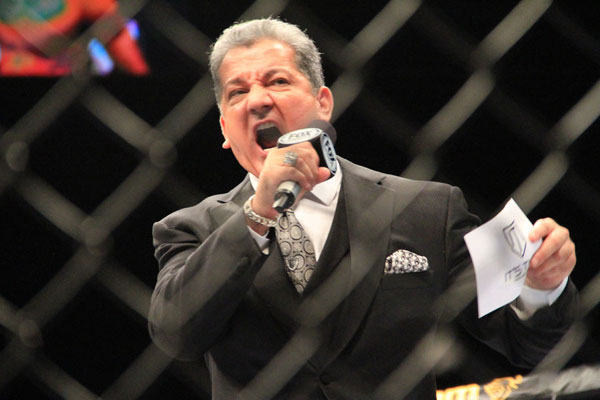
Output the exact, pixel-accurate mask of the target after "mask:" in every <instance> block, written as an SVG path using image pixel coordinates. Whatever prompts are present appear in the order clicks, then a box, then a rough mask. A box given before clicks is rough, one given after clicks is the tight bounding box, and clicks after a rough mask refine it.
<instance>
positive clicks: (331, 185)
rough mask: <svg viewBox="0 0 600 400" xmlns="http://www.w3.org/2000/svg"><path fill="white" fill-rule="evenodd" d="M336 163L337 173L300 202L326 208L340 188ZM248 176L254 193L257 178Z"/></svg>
mask: <svg viewBox="0 0 600 400" xmlns="http://www.w3.org/2000/svg"><path fill="white" fill-rule="evenodd" d="M336 163H337V173H336V174H335V175H334V176H333V177H332V178H329V179H327V180H326V181H325V182H321V183H319V184H318V185H316V186H315V187H314V188H313V190H312V191H311V192H310V193H309V195H305V196H304V197H303V198H302V200H304V199H307V200H312V201H319V202H320V203H323V204H324V205H326V206H328V205H330V204H331V202H332V201H333V199H334V198H335V196H336V195H337V193H338V192H339V190H340V187H341V186H342V169H341V168H340V163H339V162H338V161H336ZM248 175H250V184H251V185H252V188H253V189H254V191H256V187H257V186H258V178H257V177H256V176H254V175H253V174H251V173H248Z"/></svg>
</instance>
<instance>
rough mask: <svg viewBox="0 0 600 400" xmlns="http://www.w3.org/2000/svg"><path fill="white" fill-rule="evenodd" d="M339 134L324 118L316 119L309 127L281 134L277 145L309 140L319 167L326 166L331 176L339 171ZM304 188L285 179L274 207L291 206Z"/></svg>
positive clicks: (279, 188)
mask: <svg viewBox="0 0 600 400" xmlns="http://www.w3.org/2000/svg"><path fill="white" fill-rule="evenodd" d="M336 138H337V134H336V131H335V128H334V127H333V125H331V124H330V123H329V122H326V121H322V120H315V121H312V122H311V123H309V124H308V127H307V128H304V129H298V130H295V131H292V132H289V133H286V134H285V135H283V136H281V137H280V138H279V139H278V140H277V147H278V148H282V147H288V146H291V145H294V144H297V143H302V142H309V143H310V144H312V146H313V147H314V149H315V150H316V151H317V154H318V156H319V167H326V168H327V169H329V171H330V172H331V175H330V178H331V177H332V176H334V175H335V173H336V172H337V161H336V159H335V148H334V147H333V143H334V142H335V140H336ZM301 189H302V188H301V187H300V185H298V184H297V183H296V182H294V181H283V182H281V183H280V184H279V186H278V187H277V191H276V192H275V201H274V202H273V208H274V209H275V210H277V211H278V212H280V213H282V212H283V211H285V210H286V209H288V208H290V207H291V206H292V205H293V204H294V202H295V201H296V197H297V196H298V194H299V193H300V190H301Z"/></svg>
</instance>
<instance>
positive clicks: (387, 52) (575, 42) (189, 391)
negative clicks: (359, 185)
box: [0, 0, 600, 399]
mask: <svg viewBox="0 0 600 400" xmlns="http://www.w3.org/2000/svg"><path fill="white" fill-rule="evenodd" d="M0 7H2V5H0ZM120 13H121V14H122V15H123V16H124V17H126V18H132V17H134V18H135V19H136V20H137V21H138V23H139V26H140V28H141V37H140V44H141V47H142V48H143V50H144V53H145V55H146V58H147V60H148V62H149V65H150V67H151V69H152V73H151V74H150V75H149V76H146V77H131V76H127V75H126V74H123V73H119V72H116V73H113V74H112V75H110V76H107V77H100V76H98V75H95V74H93V73H91V72H90V71H91V70H90V69H89V68H80V69H79V71H78V72H77V73H76V74H72V75H68V76H64V77H61V78H18V79H17V78H0V151H1V155H2V163H1V164H0V204H1V207H0V213H2V219H1V220H2V228H1V230H0V231H1V232H2V249H3V251H2V252H3V257H2V270H3V272H4V274H3V275H4V278H3V279H2V281H1V282H0V345H1V348H0V398H2V399H22V398H49V399H54V398H67V399H87V398H98V397H101V398H104V399H133V398H147V399H154V398H180V399H185V398H200V399H203V398H210V384H209V379H208V376H207V372H206V369H205V367H204V366H203V365H202V364H201V363H182V362H177V361H174V360H172V359H170V358H169V357H168V356H166V355H165V354H163V353H162V352H161V351H160V350H158V349H157V348H156V347H155V346H154V345H153V344H152V343H151V341H150V339H149V337H148V334H147V328H146V314H147V310H148V305H149V301H150V295H151V293H152V288H153V286H154V283H155V279H156V273H157V267H156V262H155V260H154V258H153V249H152V245H151V224H152V223H153V222H154V221H157V220H159V219H161V218H162V217H163V216H165V215H166V214H168V213H169V212H171V211H173V210H175V209H178V208H181V207H184V206H190V205H192V204H195V203H197V202H198V201H200V200H202V199H203V198H204V197H206V196H207V195H209V194H214V193H220V192H224V191H226V190H228V189H230V188H231V187H233V186H234V185H235V184H236V183H237V182H239V181H240V180H241V179H242V178H243V175H244V171H242V170H241V168H240V167H239V166H238V165H237V163H236V162H235V160H234V158H233V157H232V155H231V154H230V153H229V152H226V151H220V142H221V136H220V131H219V127H218V110H217V108H216V105H215V103H214V96H213V93H212V84H211V80H210V76H209V73H208V71H207V56H206V53H207V51H208V48H209V45H210V43H211V42H212V41H213V40H214V39H215V38H216V37H217V36H218V35H219V33H220V32H221V31H222V30H223V29H224V28H225V27H227V26H229V25H231V24H232V23H233V22H234V21H240V20H247V19H252V18H256V17H264V16H269V15H279V16H281V17H282V18H283V19H285V20H287V21H289V22H292V23H295V24H297V25H299V26H301V27H303V28H305V29H306V30H307V32H308V34H309V35H310V36H311V37H312V38H313V39H314V40H315V42H316V44H317V46H318V47H319V49H320V50H321V51H322V52H323V53H324V55H323V58H324V68H325V71H326V81H327V84H328V86H330V87H331V88H332V90H333V93H334V96H335V99H336V106H335V112H334V117H333V123H334V125H335V126H336V128H337V131H338V134H339V139H338V143H337V146H336V149H337V152H338V154H340V155H342V156H344V157H346V158H348V159H350V160H352V161H354V162H357V163H359V164H362V165H365V166H368V167H371V168H374V169H377V170H381V171H384V172H389V173H393V174H397V175H402V176H406V177H409V178H415V179H428V180H429V179H433V180H437V181H443V182H447V183H451V184H454V185H457V186H459V187H461V188H462V189H463V190H464V192H465V195H466V197H467V200H468V201H469V204H470V206H471V209H472V211H474V212H475V213H476V214H478V215H479V216H480V217H481V218H482V219H484V220H485V219H487V218H489V217H491V216H492V215H493V214H494V213H495V212H497V211H498V210H499V208H500V206H501V205H502V204H503V203H504V202H505V200H506V199H508V198H509V197H513V198H515V200H516V201H517V203H518V204H519V205H520V206H521V208H522V209H523V210H524V211H525V212H526V213H528V215H529V217H530V219H531V220H535V219H537V218H539V217H543V216H552V217H553V218H555V219H556V220H557V221H558V222H559V223H561V224H562V225H565V226H567V227H568V228H570V230H571V235H572V237H573V240H574V241H575V243H576V245H577V247H578V266H577V267H576V269H575V271H574V273H573V276H572V277H573V280H574V281H575V283H576V285H577V286H578V287H579V288H580V291H581V298H582V301H581V314H582V319H581V320H580V321H579V322H578V323H577V324H575V326H573V328H572V329H571V330H570V331H569V332H568V333H567V335H566V336H565V338H564V339H563V341H562V342H561V343H560V344H559V345H558V346H557V347H556V348H555V350H554V351H553V352H552V353H551V354H550V355H549V356H548V358H547V359H546V360H545V361H544V362H543V363H542V365H540V366H538V368H536V370H535V371H534V372H542V371H545V372H547V371H549V370H550V371H560V370H563V369H565V368H568V367H574V366H581V365H590V364H591V365H594V364H595V365H597V364H598V363H600V342H599V340H598V337H599V333H600V321H599V319H600V314H599V309H600V308H599V306H598V303H599V302H600V274H598V268H597V261H596V260H595V257H594V254H595V251H597V248H598V246H599V245H600V239H598V234H597V233H596V229H595V227H596V226H597V225H598V224H599V223H600V207H599V205H600V162H598V154H599V153H600V137H599V127H600V125H599V122H598V116H599V115H600V29H598V27H597V21H598V20H599V19H600V7H599V6H598V4H596V2H594V1H591V0H590V1H578V2H570V1H566V0H565V1H555V2H552V1H542V0H540V1H538V0H522V1H503V2H471V1H461V2H443V1H420V0H397V1H394V0H391V1H387V0H373V1H370V2H367V3H365V2H362V1H350V2H345V3H344V4H343V7H334V6H329V5H325V4H322V2H316V1H312V0H310V1H296V0H289V1H275V0H272V1H271V0H257V1H238V2H234V3H233V4H232V3H230V2H213V1H207V2H204V3H198V2H192V1H184V0H176V1H169V2H167V1H165V0H145V1H144V0H129V1H125V0H123V1H121V8H120ZM102 24H107V25H108V26H103V25H102ZM109 24H110V21H109V22H106V21H98V22H96V23H94V24H91V25H90V26H88V27H86V29H84V30H82V31H81V35H79V36H75V37H72V38H70V39H69V41H68V42H67V44H66V45H67V46H71V47H72V48H77V46H78V45H79V46H80V44H81V43H85V42H86V41H87V40H89V38H91V37H94V36H97V33H98V32H101V31H102V32H104V35H106V37H108V38H110V37H111V36H110V29H111V26H110V25H109ZM107 30H108V31H109V33H108V34H107V33H106V31H107ZM80 47H81V46H80ZM83 47H84V48H85V46H83ZM77 59H78V60H81V61H80V62H81V63H83V65H85V63H87V62H88V61H87V59H86V58H85V57H83V56H82V57H79V58H77ZM215 166H218V167H217V168H215ZM467 300H468V299H467ZM296 339H298V340H305V341H306V340H308V341H309V339H307V338H306V337H305V338H296ZM432 340H433V339H432ZM422 345H423V346H425V348H426V349H427V352H421V353H419V352H418V351H415V354H414V357H410V358H409V359H407V360H406V361H405V363H403V364H402V365H400V366H399V367H398V369H397V370H396V371H395V373H394V374H392V376H390V378H389V379H388V381H387V382H388V383H389V382H396V381H397V380H395V379H394V378H395V377H396V376H402V374H403V373H404V371H406V369H411V370H413V371H414V370H417V371H421V372H423V373H425V372H427V371H428V370H430V369H432V368H436V369H438V370H439V375H440V386H441V387H444V385H447V386H450V385H454V384H460V383H468V382H475V381H477V382H485V381H488V380H491V379H493V378H494V377H497V376H503V375H508V374H516V373H526V371H519V370H517V369H515V368H514V367H511V366H510V365H508V364H507V363H506V361H503V359H501V358H500V357H499V356H498V355H496V354H495V353H492V352H491V351H490V350H487V349H484V348H482V347H479V346H480V345H478V344H477V343H473V342H472V341H470V340H469V339H467V338H466V336H465V335H464V334H463V333H462V332H460V331H458V332H454V331H452V332H450V331H449V332H441V333H440V334H439V335H438V336H437V338H436V339H435V343H434V344H433V345H432V343H427V338H426V340H424V342H423V344H422ZM419 354H421V355H425V357H423V356H421V357H420V356H419ZM267 372H268V371H266V373H267ZM415 379H417V378H415ZM402 382H403V385H404V386H403V387H400V388H399V387H396V386H394V385H386V383H384V384H383V385H382V386H381V387H380V394H381V395H382V396H384V395H386V393H392V395H391V397H390V398H395V397H394V395H395V396H399V395H398V393H403V391H405V390H409V389H410V381H408V380H406V379H404V380H402ZM257 385H260V382H258V383H257Z"/></svg>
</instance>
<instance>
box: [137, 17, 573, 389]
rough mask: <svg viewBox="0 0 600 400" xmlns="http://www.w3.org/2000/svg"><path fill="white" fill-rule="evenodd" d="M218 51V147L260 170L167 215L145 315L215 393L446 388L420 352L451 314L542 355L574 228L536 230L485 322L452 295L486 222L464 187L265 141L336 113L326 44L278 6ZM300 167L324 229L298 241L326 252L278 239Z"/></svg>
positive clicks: (554, 334)
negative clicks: (198, 362)
mask: <svg viewBox="0 0 600 400" xmlns="http://www.w3.org/2000/svg"><path fill="white" fill-rule="evenodd" d="M210 61H211V72H212V74H213V79H214V85H215V93H216V97H217V102H218V104H219V108H220V111H221V117H220V125H221V129H222V133H223V136H224V143H223V148H224V149H231V150H232V151H233V154H234V155H235V157H236V159H237V160H238V162H239V163H240V165H241V166H242V167H243V168H244V169H245V170H247V171H248V173H249V174H248V177H247V178H246V179H245V180H244V181H243V182H242V183H241V184H240V185H238V186H237V187H236V188H234V189H233V190H231V191H230V192H229V193H226V194H222V195H217V196H213V197H210V198H207V199H206V200H204V201H202V202H201V203H200V204H198V205H196V206H194V207H191V208H187V209H183V210H179V211H177V212H175V213H173V214H171V215H170V216H168V217H166V218H165V219H163V220H162V221H160V222H158V223H156V224H155V226H154V244H155V247H156V253H155V255H156V257H157V259H158V262H159V267H160V273H159V275H158V282H157V285H156V289H155V291H154V294H153V297H152V304H151V308H150V317H149V321H150V323H149V326H150V332H151V335H152V337H153V339H154V341H155V342H156V343H157V344H158V345H159V346H160V347H161V348H163V349H164V350H165V351H166V352H168V353H169V354H171V355H173V356H175V357H180V358H184V359H194V358H200V357H205V360H206V363H207V365H208V368H209V370H210V374H211V381H212V395H213V398H214V399H234V398H235V399H237V398H256V399H262V398H280V399H369V398H411V399H433V398H435V378H434V376H433V373H432V372H430V371H429V370H428V369H425V370H421V369H420V368H419V365H421V364H419V363H416V364H414V363H413V364H407V363H410V362H412V361H414V360H417V361H418V359H419V358H418V357H419V356H421V357H422V359H423V360H425V361H426V362H427V361H429V360H428V358H429V355H430V354H433V353H429V351H430V350H432V348H431V347H428V346H427V343H428V341H427V340H423V339H424V338H425V339H427V338H430V337H432V334H433V332H434V331H435V329H436V327H438V325H439V323H440V321H445V320H447V319H448V318H449V317H448V315H451V316H453V313H458V315H457V321H459V322H460V323H461V324H463V326H465V328H466V329H467V330H468V331H469V332H471V333H472V334H473V335H474V336H476V337H477V338H479V339H480V340H482V341H484V342H486V343H488V344H489V345H491V346H492V347H494V348H495V349H497V350H498V351H501V352H503V353H504V354H505V355H506V356H507V357H509V358H510V359H511V360H512V361H513V362H515V363H517V364H519V365H523V366H533V365H535V364H536V363H538V362H539V361H540V360H541V359H542V358H543V357H544V355H545V354H546V353H547V351H548V350H549V349H550V348H552V346H553V345H554V344H556V342H557V341H558V340H559V339H560V337H561V335H562V333H563V332H564V331H565V330H566V328H567V327H568V325H569V324H570V322H571V320H572V318H573V315H574V312H573V309H574V306H575V301H576V291H575V289H574V288H573V286H572V284H570V283H568V276H569V274H570V272H571V270H572V269H573V267H574V265H575V250H574V245H573V243H572V241H571V240H570V238H569V233H568V231H567V230H566V229H565V228H563V227H560V226H559V225H557V224H556V223H555V222H554V221H552V220H550V219H544V220H540V221H537V222H536V224H535V226H534V229H533V230H532V232H531V233H530V235H529V239H530V240H532V241H535V240H537V239H538V238H544V241H543V244H542V246H541V247H540V249H539V250H538V251H537V253H536V254H535V256H534V257H533V259H532V268H530V271H529V273H528V276H527V285H528V286H529V287H530V289H528V290H526V291H525V292H524V295H522V296H521V297H520V298H519V299H518V300H517V301H516V302H515V304H513V305H510V306H506V307H504V308H502V309H500V310H498V311H496V312H494V313H492V314H490V315H488V316H486V317H484V318H482V319H477V314H476V309H475V308H476V307H475V306H474V304H475V303H474V302H471V303H470V304H469V305H468V306H466V307H465V305H466V304H463V305H462V306H461V305H460V302H457V301H455V299H454V298H453V297H452V296H447V295H442V294H443V293H444V292H445V291H446V289H447V288H449V287H451V286H452V285H453V284H454V283H455V282H457V281H459V280H462V279H463V275H464V274H465V271H466V272H469V271H472V266H471V264H470V258H469V255H468V252H467V250H466V246H465V243H464V240H463V236H464V234H466V233H467V232H469V231H470V230H471V229H472V228H474V227H475V226H476V225H477V223H478V220H477V218H476V217H474V216H473V215H471V214H469V213H468V212H467V209H466V204H465V201H464V199H463V196H462V194H461V192H460V190H458V189H457V188H453V187H450V186H448V185H444V184H438V183H430V182H415V181H410V180H406V179H402V178H398V177H394V176H390V175H386V174H382V173H378V172H375V171H371V170H368V169H366V168H363V167H360V166H357V165H354V164H352V163H350V162H349V161H347V160H344V159H342V158H338V162H339V167H340V168H338V173H336V174H335V176H333V177H330V173H329V171H328V170H327V169H326V168H322V167H319V163H318V161H319V160H318V156H317V154H316V152H315V150H314V149H313V148H312V147H311V145H309V144H307V143H301V144H296V145H293V146H291V147H286V148H274V147H273V146H274V144H275V143H274V142H275V141H274V140H272V139H271V140H268V139H264V132H265V131H267V130H268V129H273V127H276V128H277V130H278V131H279V132H282V133H285V132H290V131H293V130H297V129H301V128H304V127H306V126H307V125H308V124H309V123H310V122H311V121H313V120H324V121H328V120H329V119H330V117H331V113H332V110H333V95H332V93H331V91H330V90H329V89H328V88H327V87H325V86H324V85H323V74H322V71H321V64H320V57H319V53H318V51H317V49H316V47H315V46H314V44H313V42H312V41H311V40H310V39H309V38H308V37H307V36H306V35H305V34H304V33H303V32H302V31H300V30H299V29H298V28H297V27H296V26H294V25H290V24H287V23H284V22H282V21H279V20H274V19H264V20H255V21H250V22H247V23H242V24H237V25H234V26H232V27H230V28H228V29H227V30H225V31H224V32H223V34H222V36H221V37H220V38H219V39H218V40H217V42H216V43H215V44H214V46H213V49H212V53H211V58H210ZM289 180H291V181H295V182H298V183H299V185H300V186H301V188H302V192H301V193H300V196H299V197H300V200H299V201H297V202H296V204H295V205H294V206H293V207H292V209H293V211H294V214H295V217H296V218H297V220H298V221H299V223H300V225H301V226H302V227H304V234H305V235H306V236H308V238H309V239H310V242H311V245H309V246H304V250H306V251H305V252H302V251H301V248H302V245H300V252H301V253H302V254H303V255H304V256H307V257H308V258H307V260H308V259H310V258H311V257H314V258H315V259H316V266H310V267H306V266H305V265H304V264H302V265H300V266H299V265H298V264H296V262H295V261H293V260H292V261H290V260H289V259H288V257H289V255H288V251H289V249H287V248H286V246H285V245H284V244H283V242H282V244H278V239H277V238H279V240H280V241H281V240H282V238H284V237H286V235H288V236H287V238H289V236H294V233H289V232H288V233H286V232H287V231H286V230H285V228H286V225H287V224H290V225H292V224H295V222H293V219H292V218H293V216H292V215H291V214H289V213H288V212H286V213H285V215H284V216H282V217H279V213H278V212H277V211H276V210H275V209H274V208H273V199H274V194H275V191H276V189H277V187H278V185H279V184H280V183H281V182H282V181H289ZM276 225H279V226H278V227H277V228H274V226H276ZM274 231H275V233H273V232H274ZM296 233H297V234H298V236H302V231H301V230H300V229H299V230H298V231H297V232H296ZM303 238H304V237H303ZM292 247H293V246H292ZM406 260H412V261H411V263H410V265H409V264H407V262H406ZM307 264H309V262H308V261H307ZM300 267H302V268H303V269H300ZM312 267H314V268H312ZM407 267H409V268H407ZM299 271H300V272H299ZM311 274H312V275H311ZM298 275H300V279H297V278H298ZM471 278H472V277H471ZM470 282H471V283H472V279H470ZM471 290H472V287H471ZM414 349H418V351H417V352H416V353H413V350H414ZM431 357H433V355H432V356H431ZM407 372H408V373H407Z"/></svg>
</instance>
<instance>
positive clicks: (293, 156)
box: [283, 151, 298, 167]
mask: <svg viewBox="0 0 600 400" xmlns="http://www.w3.org/2000/svg"><path fill="white" fill-rule="evenodd" d="M297 162H298V153H296V152H294V151H288V152H286V153H285V154H284V155H283V163H284V164H287V165H289V166H291V167H295V166H296V163H297Z"/></svg>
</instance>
